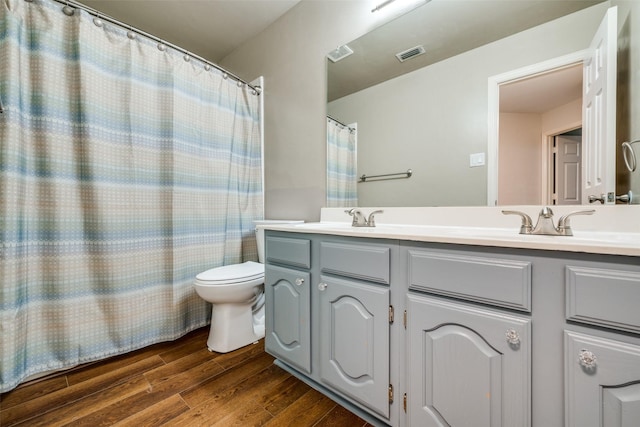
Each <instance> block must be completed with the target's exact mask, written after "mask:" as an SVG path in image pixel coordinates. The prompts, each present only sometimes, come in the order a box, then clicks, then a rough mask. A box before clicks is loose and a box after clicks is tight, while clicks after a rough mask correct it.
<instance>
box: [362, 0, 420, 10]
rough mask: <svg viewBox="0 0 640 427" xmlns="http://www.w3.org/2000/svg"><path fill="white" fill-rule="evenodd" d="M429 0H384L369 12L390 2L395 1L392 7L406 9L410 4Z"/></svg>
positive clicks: (379, 8)
mask: <svg viewBox="0 0 640 427" xmlns="http://www.w3.org/2000/svg"><path fill="white" fill-rule="evenodd" d="M429 1H431V0H386V1H383V2H382V3H380V4H379V5H377V6H376V7H374V8H373V9H371V13H373V12H377V11H379V10H381V9H383V8H385V7H387V6H389V5H390V4H391V3H395V5H394V7H393V9H402V10H408V9H409V8H411V7H412V6H414V5H417V3H428V2H429Z"/></svg>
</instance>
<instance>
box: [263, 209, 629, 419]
mask: <svg viewBox="0 0 640 427" xmlns="http://www.w3.org/2000/svg"><path fill="white" fill-rule="evenodd" d="M484 209H487V208H484ZM267 228H268V229H267V232H266V233H267V234H266V271H265V294H266V307H267V312H266V316H267V317H266V328H267V329H266V341H265V342H266V349H267V351H268V352H269V353H270V354H272V355H274V356H275V357H276V358H277V360H278V362H277V363H278V364H279V365H280V366H282V367H283V368H285V369H287V370H288V371H290V372H291V373H293V374H294V375H296V376H297V377H299V378H301V379H303V380H304V381H306V382H308V383H309V384H311V385H312V386H313V387H315V388H317V389H318V390H320V391H322V392H323V393H325V394H327V395H328V396H330V397H332V398H333V399H335V400H336V401H338V402H340V403H341V404H343V405H344V406H346V407H348V408H349V409H351V410H353V411H354V412H356V413H358V415H360V416H362V417H364V418H366V419H367V420H369V422H371V423H373V424H375V425H393V426H439V425H451V426H461V425H473V426H484V425H486V426H540V427H542V426H544V427H548V426H563V425H566V426H580V427H587V426H600V425H605V426H631V425H639V424H640V308H639V307H638V303H639V302H640V233H627V234H626V237H624V238H620V239H619V240H620V241H619V242H617V243H616V242H609V243H606V242H600V241H599V240H598V238H591V239H589V238H587V237H585V236H582V237H580V236H577V238H576V240H573V241H567V240H561V241H560V242H558V241H557V240H556V239H557V238H551V239H545V238H543V237H540V236H537V237H536V236H531V238H529V236H524V237H527V238H529V239H528V240H526V239H525V240H523V237H522V236H520V237H519V236H518V235H517V228H514V229H513V230H511V231H513V233H510V232H509V231H508V229H505V230H498V229H496V228H483V227H479V228H473V229H472V228H465V227H451V228H447V227H432V226H422V227H420V226H415V225H411V226H409V225H393V226H392V225H382V226H380V225H379V226H378V227H377V229H368V230H365V229H355V228H351V227H350V224H329V223H326V224H323V223H316V224H304V225H298V226H281V227H267ZM576 234H578V233H576ZM613 237H615V236H614V234H611V235H609V236H608V238H613ZM559 239H571V238H570V237H568V238H566V237H560V238H559ZM635 239H638V240H635ZM620 242H622V243H620ZM545 245H546V246H545ZM557 245H560V247H561V248H562V249H558V246H557Z"/></svg>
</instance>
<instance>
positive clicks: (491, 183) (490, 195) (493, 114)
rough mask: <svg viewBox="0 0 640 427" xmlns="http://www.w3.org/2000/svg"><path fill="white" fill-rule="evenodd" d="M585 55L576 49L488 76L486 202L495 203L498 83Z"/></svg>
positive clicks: (544, 156)
mask: <svg viewBox="0 0 640 427" xmlns="http://www.w3.org/2000/svg"><path fill="white" fill-rule="evenodd" d="M588 57H589V50H588V49H585V50H580V51H577V52H573V53H570V54H568V55H564V56H560V57H557V58H553V59H549V60H547V61H543V62H539V63H537V64H533V65H529V66H526V67H522V68H518V69H516V70H512V71H508V72H506V73H503V74H498V75H496V76H491V77H489V84H488V86H489V93H488V100H489V109H488V113H489V114H488V116H489V124H488V131H489V133H488V137H487V205H488V206H496V205H497V203H498V143H499V135H498V129H499V118H500V85H502V84H505V83H512V82H515V81H518V80H522V79H526V78H529V77H533V76H535V75H537V74H544V73H547V72H550V71H554V70H556V69H558V68H565V67H569V66H572V65H576V64H579V63H581V62H584V61H585V60H586V59H587V58H588ZM542 146H543V147H544V148H543V151H547V150H548V146H547V144H542ZM547 158H548V152H544V153H543V154H542V162H543V166H544V167H546V165H545V164H544V163H546V162H547ZM547 179H548V178H547V174H545V173H543V174H542V180H543V182H542V183H541V185H542V187H541V188H543V189H544V188H547V185H548V184H547Z"/></svg>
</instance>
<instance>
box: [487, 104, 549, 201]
mask: <svg viewBox="0 0 640 427" xmlns="http://www.w3.org/2000/svg"><path fill="white" fill-rule="evenodd" d="M541 129H542V115H541V114H537V113H536V114H527V113H501V114H500V129H499V133H500V144H498V150H499V152H498V158H499V159H500V171H499V173H498V204H499V205H537V204H539V203H540V199H541V196H542V177H541V170H542V164H541V163H542V147H541V144H542V134H541Z"/></svg>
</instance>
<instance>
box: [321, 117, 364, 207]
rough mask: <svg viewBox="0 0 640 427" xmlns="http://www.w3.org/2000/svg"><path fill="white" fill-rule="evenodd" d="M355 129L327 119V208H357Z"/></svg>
mask: <svg viewBox="0 0 640 427" xmlns="http://www.w3.org/2000/svg"><path fill="white" fill-rule="evenodd" d="M356 142H357V133H356V127H355V126H354V127H349V126H344V125H343V124H341V123H339V122H337V121H335V120H333V119H332V118H330V117H327V207H347V206H358V189H357V180H358V178H357V173H358V171H357V168H356Z"/></svg>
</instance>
